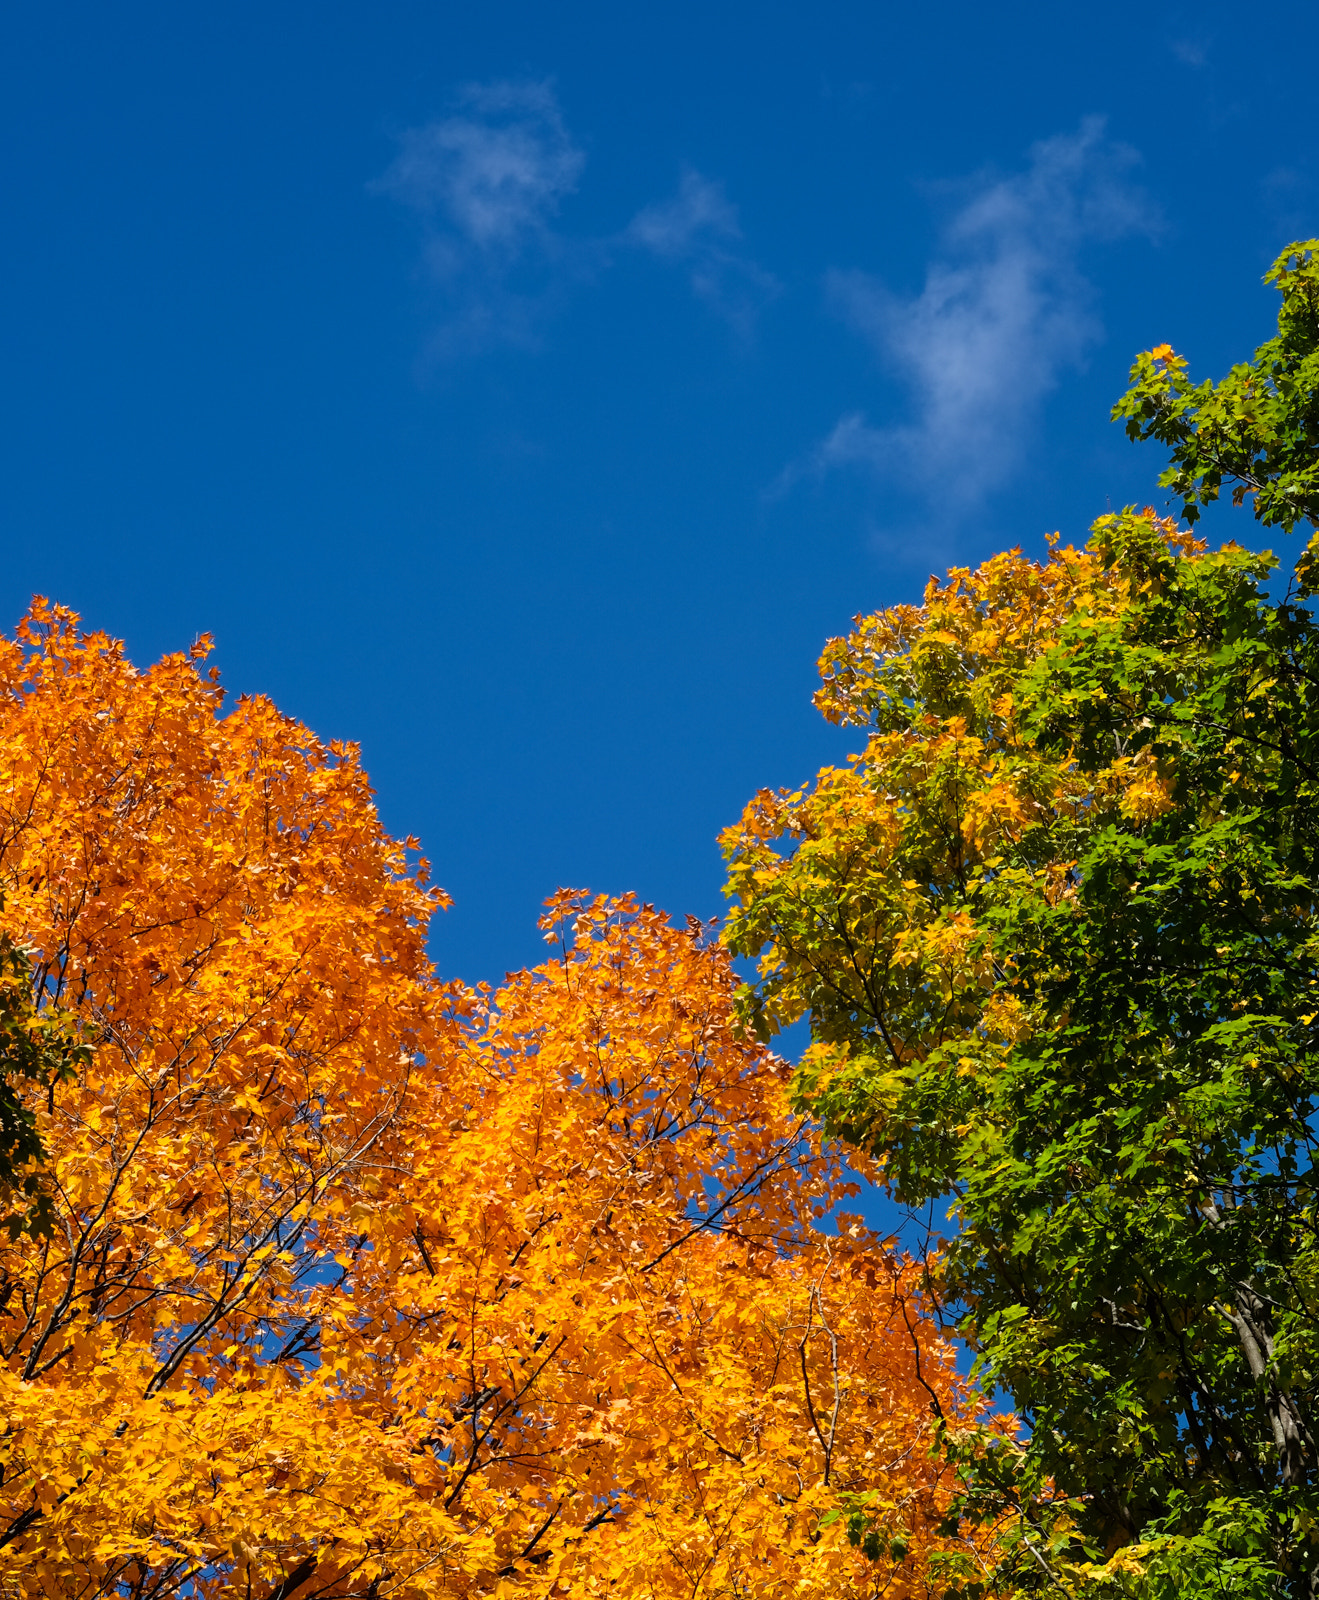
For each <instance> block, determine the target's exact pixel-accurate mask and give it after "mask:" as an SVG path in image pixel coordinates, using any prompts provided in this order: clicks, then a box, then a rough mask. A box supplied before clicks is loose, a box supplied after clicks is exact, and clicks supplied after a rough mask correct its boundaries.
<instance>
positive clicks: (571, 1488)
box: [0, 605, 990, 1600]
mask: <svg viewBox="0 0 1319 1600" xmlns="http://www.w3.org/2000/svg"><path fill="white" fill-rule="evenodd" d="M205 648H206V646H205V642H204V641H203V642H202V644H200V645H199V646H198V648H197V649H196V650H195V651H194V652H192V653H191V655H189V656H184V655H180V656H172V657H168V658H166V659H165V660H164V661H162V662H160V663H159V664H158V665H157V666H155V667H153V668H152V669H151V670H149V671H146V672H138V671H136V670H135V669H134V668H133V667H132V666H131V665H130V664H129V663H128V662H127V661H126V660H125V658H124V656H123V652H122V650H121V648H120V647H119V646H118V645H117V644H115V643H114V642H113V641H112V640H110V639H109V638H107V637H105V636H103V635H99V634H85V633H83V632H82V631H80V629H79V628H78V626H77V621H76V619H75V618H74V617H73V616H72V615H71V614H70V613H68V612H65V611H61V610H59V609H58V608H52V607H48V606H44V605H42V606H38V607H37V608H36V609H35V610H34V612H33V613H32V615H30V616H29V618H28V619H27V620H26V621H25V623H24V624H23V626H22V628H21V629H20V632H19V636H18V637H17V638H16V639H14V640H11V641H5V642H4V643H3V644H0V768H2V769H3V782H2V783H0V884H2V886H3V890H4V906H3V927H4V930H5V933H6V935H7V936H8V937H9V938H11V939H12V940H13V941H14V945H15V947H16V948H17V947H20V946H21V947H22V948H23V949H25V950H27V951H29V952H30V953H31V955H30V960H31V978H32V982H33V984H34V992H35V994H36V995H38V996H39V997H40V999H41V1006H40V1007H38V1009H42V1008H44V1007H47V1006H49V1005H52V1004H53V1005H58V1006H60V1007H63V1008H64V1009H65V1010H66V1011H67V1012H68V1013H69V1014H70V1015H71V1016H73V1017H75V1018H76V1019H77V1021H78V1024H79V1026H80V1027H81V1029H82V1030H83V1038H84V1039H85V1041H86V1047H85V1049H84V1051H83V1053H82V1054H81V1055H80V1056H79V1057H78V1058H77V1059H76V1060H75V1061H73V1062H72V1063H71V1065H72V1066H73V1068H74V1071H73V1075H72V1076H71V1077H70V1078H69V1079H68V1081H66V1082H63V1083H61V1084H59V1085H58V1086H57V1090H56V1092H55V1094H54V1096H53V1098H47V1097H46V1096H45V1095H44V1094H43V1093H40V1092H38V1090H37V1086H36V1085H35V1084H28V1085H27V1087H26V1089H23V1091H22V1092H24V1093H25V1094H26V1095H27V1100H26V1103H25V1115H26V1116H30V1118H31V1119H32V1126H33V1127H34V1129H35V1131H36V1132H37V1133H38V1135H39V1136H40V1139H41V1141H42V1144H43V1146H44V1149H45V1153H46V1159H47V1167H48V1178H47V1180H46V1181H47V1183H48V1186H49V1194H50V1203H51V1208H52V1225H51V1227H50V1229H49V1231H48V1233H47V1234H46V1236H44V1237H32V1236H19V1237H16V1238H14V1239H12V1240H10V1241H8V1242H7V1243H3V1244H0V1309H2V1311H3V1316H2V1318H0V1344H2V1346H3V1355H4V1366H3V1369H0V1387H2V1390H3V1410H4V1414H5V1417H6V1419H7V1421H6V1427H5V1430H4V1433H3V1438H2V1439H0V1467H2V1468H3V1475H2V1477H0V1548H2V1549H3V1555H2V1557H0V1560H2V1561H3V1571H4V1579H3V1587H4V1592H5V1594H6V1595H13V1596H24V1597H26V1596H31V1597H34V1600H35V1597H36V1596H44V1597H48V1596H51V1595H61V1596H74V1595H77V1596H80V1597H81V1596H119V1597H129V1596H132V1597H146V1596H152V1597H157V1596H160V1597H167V1596H170V1595H178V1596H198V1595H200V1596H213V1597H216V1600H219V1597H221V1596H239V1595H241V1596H242V1597H243V1600H249V1597H255V1600H290V1597H292V1596H295V1595H296V1596H298V1597H300V1600H303V1597H305V1600H312V1597H340V1596H345V1597H346V1596H363V1597H365V1596H370V1597H372V1600H377V1597H378V1600H384V1597H387V1596H392V1595H398V1596H417V1597H420V1596H423V1595H425V1596H435V1595H462V1596H481V1595H496V1594H506V1595H511V1594H515V1593H529V1594H534V1595H545V1596H550V1595H555V1594H558V1595H565V1594H571V1595H574V1596H577V1595H592V1594H600V1595H605V1594H608V1595H611V1596H620V1597H621V1596H629V1595H636V1596H642V1595H645V1596H647V1597H654V1596H663V1595H673V1596H678V1595H682V1596H693V1595H734V1594H737V1595H743V1594H750V1593H755V1594H756V1595H762V1596H775V1595H782V1596H784V1597H787V1596H789V1595H791V1596H794V1597H797V1596H811V1595H819V1596H825V1595H832V1594H836V1593H840V1592H851V1591H852V1589H853V1588H856V1589H858V1591H860V1590H862V1589H865V1588H866V1587H867V1586H869V1585H871V1584H873V1583H875V1582H880V1583H881V1584H882V1586H884V1587H885V1591H886V1592H887V1593H889V1594H892V1595H899V1596H900V1595H907V1594H910V1595H923V1594H927V1593H929V1592H930V1586H931V1585H932V1584H934V1583H935V1582H936V1577H935V1576H934V1574H936V1573H937V1572H938V1571H939V1570H942V1571H945V1572H948V1573H951V1574H952V1575H953V1576H954V1577H956V1575H957V1574H958V1573H962V1572H967V1573H970V1572H975V1571H980V1570H982V1569H983V1568H984V1566H985V1564H986V1563H987V1562H988V1560H989V1559H990V1558H989V1557H988V1556H987V1555H986V1554H985V1549H986V1546H987V1543H988V1540H989V1537H990V1534H989V1532H988V1531H986V1530H979V1529H974V1528H971V1527H970V1526H968V1527H967V1528H965V1529H963V1530H962V1531H961V1532H960V1533H957V1534H948V1533H944V1532H941V1531H940V1530H941V1528H942V1526H943V1524H944V1522H945V1519H946V1517H947V1514H948V1511H949V1508H950V1506H951V1504H952V1500H953V1497H954V1494H955V1492H956V1487H957V1486H956V1483H955V1480H954V1474H953V1470H952V1468H951V1466H950V1465H949V1463H948V1462H947V1461H946V1460H945V1459H943V1458H942V1457H941V1456H939V1455H937V1454H935V1453H932V1451H931V1446H932V1444H933V1442H934V1440H935V1438H936V1434H937V1432H938V1430H939V1429H940V1428H941V1427H944V1428H954V1429H956V1428H969V1427H973V1426H974V1425H975V1422H976V1418H977V1416H978V1415H979V1414H980V1411H981V1410H983V1406H982V1403H981V1402H979V1401H977V1400H976V1399H975V1397H974V1395H973V1394H972V1393H971V1392H970V1391H969V1390H968V1388H967V1386H966V1384H965V1383H964V1381H963V1380H962V1379H961V1378H960V1377H959V1376H958V1373H957V1370H956V1366H955V1360H954V1352H953V1350H952V1348H951V1347H950V1345H949V1343H948V1342H947V1341H946V1340H945V1339H944V1338H942V1337H941V1336H940V1334H939V1332H938V1330H937V1328H936V1327H935V1326H934V1325H933V1324H932V1322H931V1321H930V1319H929V1317H928V1315H926V1314H925V1313H924V1312H923V1310H922V1301H921V1297H920V1293H919V1283H918V1280H919V1277H920V1271H919V1268H918V1266H916V1265H914V1264H913V1263H911V1262H909V1261H906V1260H904V1259H902V1258H900V1257H898V1256H896V1255H894V1254H893V1253H891V1252H890V1251H888V1250H886V1249H884V1248H883V1247H882V1245H881V1244H880V1242H879V1241H878V1240H876V1239H874V1238H873V1237H871V1236H870V1235H869V1234H867V1233H866V1231H865V1230H864V1229H863V1228H862V1227H861V1225H860V1224H859V1223H858V1222H856V1221H855V1220H851V1221H848V1220H846V1219H844V1222H843V1225H842V1227H841V1228H840V1229H839V1230H838V1231H837V1232H836V1233H834V1234H824V1233H821V1232H820V1231H819V1230H818V1229H817V1227H816V1223H817V1222H819V1221H820V1220H821V1215H822V1213H823V1212H825V1211H827V1210H830V1209H832V1208H836V1206H837V1205H838V1204H839V1202H845V1201H846V1198H847V1195H848V1194H849V1193H850V1192H851V1185H850V1179H849V1178H848V1175H847V1174H846V1173H845V1172H844V1170H843V1169H842V1167H841V1166H840V1163H839V1159H838V1155H837V1153H836V1152H833V1153H831V1152H830V1150H829V1149H827V1148H826V1147H824V1146H822V1144H821V1142H820V1139H819V1137H818V1134H817V1133H816V1132H815V1131H813V1129H812V1128H811V1127H810V1125H809V1124H808V1123H806V1122H805V1121H804V1119H803V1117H802V1116H801V1115H800V1114H797V1113H793V1112H792V1111H791V1110H790V1109H789V1108H788V1106H787V1104H786V1100H785V1096H784V1089H785V1084H786V1077H787V1073H788V1068H787V1067H786V1065H785V1063H784V1062H782V1061H781V1060H780V1059H778V1058H777V1057H775V1056H774V1055H772V1054H771V1053H770V1052H769V1051H768V1050H766V1049H765V1048H764V1047H763V1046H762V1045H761V1044H759V1043H758V1042H757V1041H755V1040H754V1039H753V1038H750V1037H748V1036H747V1035H746V1034H745V1032H744V1031H743V1030H741V1029H740V1028H739V1026H738V1024H737V1019H736V1016H735V1013H734V1007H733V996H734V993H735V988H736V984H735V980H734V978H733V975H732V973H731V970H730V963H729V958H728V956H727V954H726V952H725V951H724V950H723V949H722V947H721V946H720V945H719V944H718V942H717V941H713V940H712V939H711V938H710V937H709V930H708V929H703V928H701V927H700V926H698V925H690V926H687V927H683V928H676V927H673V926H672V925H670V924H669V923H668V922H667V921H666V920H665V919H664V918H663V917H662V916H660V915H659V914H658V913H656V912H654V911H652V910H650V909H649V908H647V907H643V906H639V905H637V904H636V903H634V902H632V901H628V900H624V901H607V900H598V899H591V898H590V897H586V896H576V895H570V894H565V895H561V896H560V897H558V898H557V899H556V901H555V902H554V903H553V904H552V905H551V907H550V908H549V911H548V912H547V916H546V922H545V931H546V935H547V937H548V938H549V939H550V940H551V941H552V942H553V944H554V950H553V952H551V956H550V959H549V960H548V961H547V962H546V963H545V965H543V966H542V967H540V968H538V969H537V970H535V971H534V972H526V973H521V974H517V975H515V976H513V977H511V978H510V979H509V980H508V982H507V984H506V985H505V987H504V988H503V989H502V990H501V991H500V992H499V993H498V994H494V995H492V994H489V993H487V992H485V991H480V990H477V991H473V990H468V989H464V988H463V987H461V986H459V985H454V984H444V983H441V982H440V981H439V980H438V979H437V978H436V977H435V975H434V974H433V972H432V971H431V969H430V966H429V964H428V962H427V959H426V955H425V936H426V928H427V922H428V919H429V917H430V916H431V914H432V913H433V912H434V911H435V910H436V908H437V907H439V906H441V905H442V904H443V903H444V899H443V896H442V895H441V894H440V893H439V892H438V891H437V890H435V889H433V888H430V887H428V885H427V882H426V871H425V866H424V863H422V862H420V861H419V860H418V859H417V857H416V855H415V853H414V852H413V851H412V849H411V848H410V845H408V844H404V843H400V842H398V841H395V840H393V839H391V838H390V837H389V836H388V835H387V834H386V833H385V832H384V830H383V829H382V827H381V824H380V821H379V819H378V817H377V814H376V811H375V807H374V804H373V801H372V797H371V791H370V789H369V786H368V784H367V781H366V778H365V776H364V774H363V772H362V769H361V766H360V764H359V761H358V758H357V754H356V752H355V750H354V749H352V748H351V747H348V746H344V745H325V744H322V743H321V742H319V741H318V740H317V739H316V738H315V737H314V736H313V735H312V734H311V733H309V732H308V730H307V729H306V728H304V727H301V726H300V725H298V724H297V723H295V722H293V721H291V720H289V719H288V718H286V717H283V716H281V715H280V714H279V713H278V712H277V711H276V710H275V709H274V708H273V707H272V706H271V705H270V704H269V703H268V702H266V701H263V700H259V699H244V700H240V701H239V702H238V703H237V705H235V706H234V707H233V708H232V709H229V710H228V711H227V712H226V711H225V709H224V707H223V706H222V705H221V700H220V691H219V688H218V686H217V685H216V684H215V683H214V681H213V680H212V679H210V678H207V677H206V676H205V675H204V674H203V672H202V670H201V667H200V662H201V659H202V657H203V656H204V653H205ZM34 1003H35V1002H34ZM940 1564H942V1566H940ZM937 1581H940V1582H941V1581H942V1579H938V1580H937Z"/></svg>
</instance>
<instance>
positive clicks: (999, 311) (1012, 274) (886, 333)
mask: <svg viewBox="0 0 1319 1600" xmlns="http://www.w3.org/2000/svg"><path fill="white" fill-rule="evenodd" d="M1138 159H1139V158H1138V157H1137V155H1136V153H1135V152H1134V151H1132V150H1130V149H1128V148H1127V147H1126V146H1123V145H1118V144H1114V143H1112V142H1111V141H1109V140H1108V139H1106V138H1105V136H1104V125H1103V122H1102V120H1101V119H1099V118H1087V119H1086V120H1085V121H1084V122H1083V123H1082V124H1081V127H1080V129H1079V131H1078V132H1077V133H1074V134H1060V135H1058V136H1057V137H1055V138H1052V139H1046V140H1044V141H1043V142H1042V143H1040V144H1037V145H1035V146H1033V147H1032V149H1031V151H1030V153H1029V163H1028V165H1027V167H1026V170H1025V171H1024V172H1021V173H1019V174H1017V175H1015V176H1013V177H1009V178H1003V179H1000V180H998V181H997V182H992V183H986V182H982V183H980V184H979V185H978V186H977V187H976V189H975V191H974V192H973V194H972V196H971V198H970V199H969V200H968V201H967V202H966V203H965V204H964V205H963V206H962V208H961V210H959V211H958V212H957V213H956V215H955V216H954V217H953V218H952V220H951V222H950V223H949V225H948V226H947V228H946V230H945V235H944V246H943V250H942V253H941V255H940V256H939V258H938V259H936V260H934V261H932V262H931V263H930V265H929V267H928V268H927V271H926V279H925V287H924V289H923V290H922V292H921V293H920V294H919V295H917V296H916V297H915V298H914V299H903V298H901V297H899V296H897V295H894V294H892V293H891V292H890V291H889V290H888V289H887V288H886V287H885V286H884V284H883V283H881V282H879V281H878V280H877V279H875V278H873V277H870V276H868V275H866V274H865V273H862V272H835V273H832V274H830V276H829V280H828V288H829V292H830V295H831V297H832V299H833V301H834V303H835V305H836V306H837V307H838V308H839V310H840V311H841V312H842V314H843V316H844V317H845V318H846V319H847V321H849V322H850V323H851V324H852V326H853V327H854V328H855V329H856V330H857V332H858V333H860V334H861V335H862V336H863V337H864V338H865V339H866V340H867V341H868V342H869V343H870V344H871V345H872V346H873V347H874V349H875V351H876V352H877V353H878V354H879V355H880V356H881V358H882V359H883V360H884V361H885V362H886V364H888V365H889V366H890V367H891V368H892V369H893V370H894V371H895V372H896V373H897V375H898V376H899V378H900V379H902V380H903V382H904V383H905V384H906V386H907V388H908V389H909V391H910V394H911V405H910V408H909V414H910V416H911V420H910V421H908V422H904V423H901V424H898V425H895V426H892V427H885V428H877V427H873V426H871V425H870V424H869V423H868V422H867V421H866V420H865V418H864V416H863V415H861V414H860V413H856V412H854V413H851V414H849V415H847V416H844V417H843V418H842V419H841V420H840V421H839V423H838V424H837V426H836V427H835V428H834V430H833V432H832V433H831V434H830V436H829V437H828V439H826V440H825V441H824V443H823V444H822V445H821V446H820V447H819V450H818V452H817V454H816V465H817V466H819V467H830V466H835V465H841V464H849V463H860V464H864V465H866V466H868V467H871V468H873V469H875V470H877V471H879V472H881V473H883V474H885V475H894V476H901V477H902V478H903V479H904V480H906V481H908V482H911V481H913V480H914V481H915V482H916V483H917V484H918V485H919V486H920V487H922V488H924V489H925V490H926V491H927V492H929V491H934V490H936V489H937V491H938V493H939V494H940V496H941V497H943V498H945V499H951V500H953V501H958V502H961V503H966V502H968V501H973V500H975V499H977V498H979V497H980V496H981V495H983V494H984V493H986V492H987V491H988V490H990V489H993V488H995V487H997V486H998V485H1000V484H1002V483H1003V482H1004V481H1005V480H1006V479H1007V478H1008V477H1009V476H1010V474H1011V473H1012V471H1013V470H1014V468H1015V467H1016V465H1017V463H1018V461H1019V459H1020V455H1021V452H1022V449H1023V447H1024V444H1025V442H1026V440H1027V438H1028V436H1029V433H1030V430H1031V426H1032V423H1033V422H1034V419H1035V416H1036V413H1037V411H1038V408H1039V405H1040V402H1041V401H1042V400H1043V398H1044V396H1045V395H1046V394H1047V393H1048V392H1049V391H1050V390H1051V389H1053V388H1054V387H1055V386H1056V384H1057V382H1058V380H1059V376H1060V374H1061V373H1062V372H1063V371H1064V370H1065V369H1066V368H1068V367H1075V366H1077V365H1078V364H1080V362H1081V361H1082V360H1083V358H1084V356H1085V353H1086V352H1087V350H1089V349H1090V348H1091V347H1092V346H1093V345H1094V344H1095V343H1097V341H1098V340H1099V339H1100V338H1101V336H1102V332H1103V329H1102V326H1101V324H1100V322H1099V319H1098V317H1097V315H1096V313H1095V310H1094V301H1095V291H1094V289H1093V286H1092V285H1091V284H1090V283H1089V282H1088V281H1087V280H1086V279H1085V278H1084V277H1083V276H1082V275H1081V272H1080V271H1079V268H1078V256H1079V254H1080V251H1081V248H1082V246H1083V245H1085V244H1087V243H1089V242H1092V241H1100V240H1112V239H1116V238H1119V237H1121V236H1123V235H1125V234H1130V233H1132V232H1137V231H1144V232H1150V231H1152V230H1153V228H1154V226H1155V223H1156V218H1155V215H1154V212H1153V210H1152V207H1151V206H1150V203H1149V202H1148V201H1147V199H1146V198H1145V197H1144V195H1143V194H1142V193H1141V191H1140V190H1138V189H1136V188H1135V187H1133V186H1132V184H1131V183H1130V182H1129V180H1128V173H1129V170H1130V168H1131V167H1132V166H1133V165H1134V164H1135V163H1136V161H1137V160H1138Z"/></svg>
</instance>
